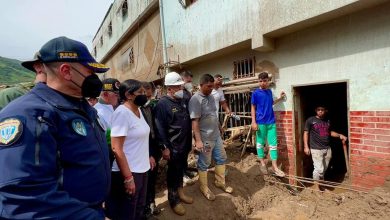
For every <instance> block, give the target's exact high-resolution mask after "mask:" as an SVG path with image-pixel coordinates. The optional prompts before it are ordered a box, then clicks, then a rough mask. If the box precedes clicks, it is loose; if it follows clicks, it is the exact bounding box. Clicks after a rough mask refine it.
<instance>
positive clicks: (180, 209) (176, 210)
mask: <svg viewBox="0 0 390 220" xmlns="http://www.w3.org/2000/svg"><path fill="white" fill-rule="evenodd" d="M172 210H173V212H174V213H176V214H177V215H185V214H186V209H185V208H184V206H183V204H181V203H178V204H177V205H176V206H175V207H173V208H172Z"/></svg>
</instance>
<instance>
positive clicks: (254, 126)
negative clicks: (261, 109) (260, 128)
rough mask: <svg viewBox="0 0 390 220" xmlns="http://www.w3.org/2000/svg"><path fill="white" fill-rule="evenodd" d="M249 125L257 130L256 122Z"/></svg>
mask: <svg viewBox="0 0 390 220" xmlns="http://www.w3.org/2000/svg"><path fill="white" fill-rule="evenodd" d="M251 127H252V131H257V124H256V123H252V124H251Z"/></svg>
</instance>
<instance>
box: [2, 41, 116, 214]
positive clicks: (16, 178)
mask: <svg viewBox="0 0 390 220" xmlns="http://www.w3.org/2000/svg"><path fill="white" fill-rule="evenodd" d="M38 56H39V59H40V60H41V62H42V63H43V66H44V68H45V72H46V74H47V84H44V83H38V84H37V85H36V86H35V87H34V89H32V90H31V91H30V92H29V93H27V94H26V95H24V96H23V97H21V98H19V99H17V100H15V101H13V102H12V103H10V104H9V105H7V106H6V107H5V108H4V109H3V110H2V111H1V113H0V173H1V175H0V219H4V218H5V219H104V213H103V210H102V202H103V201H104V199H105V197H106V195H107V193H108V190H109V187H110V167H109V159H108V148H107V143H106V140H105V136H104V132H103V129H102V128H101V126H100V125H99V123H98V120H97V114H96V111H95V110H94V109H93V107H91V106H90V105H89V104H88V102H87V101H86V100H85V97H96V96H98V95H99V93H100V91H101V88H102V83H101V81H100V80H99V78H98V77H97V75H96V74H95V72H98V73H100V72H106V71H107V70H108V68H107V67H106V66H104V65H103V64H99V63H96V61H95V60H94V58H93V57H92V56H91V55H90V53H89V52H88V49H87V47H86V46H85V45H84V44H82V43H80V42H78V41H75V40H71V39H68V38H66V37H59V38H55V39H52V40H50V41H49V42H47V43H46V44H45V45H43V46H42V48H41V49H40V51H39V55H38Z"/></svg>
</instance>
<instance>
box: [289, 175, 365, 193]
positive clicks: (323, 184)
mask: <svg viewBox="0 0 390 220" xmlns="http://www.w3.org/2000/svg"><path fill="white" fill-rule="evenodd" d="M285 178H287V179H295V180H299V181H302V182H304V183H313V182H314V181H309V180H303V179H298V178H296V177H291V176H285ZM318 184H319V185H321V186H328V187H334V188H338V189H345V190H350V191H354V192H361V193H367V192H366V191H361V190H357V189H352V188H348V187H343V186H336V185H330V184H326V183H320V182H319V183H318Z"/></svg>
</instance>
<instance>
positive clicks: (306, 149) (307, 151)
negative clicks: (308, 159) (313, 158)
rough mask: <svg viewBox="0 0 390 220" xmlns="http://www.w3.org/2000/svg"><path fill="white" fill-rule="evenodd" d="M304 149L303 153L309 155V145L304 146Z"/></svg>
mask: <svg viewBox="0 0 390 220" xmlns="http://www.w3.org/2000/svg"><path fill="white" fill-rule="evenodd" d="M304 151H305V154H306V155H307V156H310V149H309V147H307V146H305V149H304Z"/></svg>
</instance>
